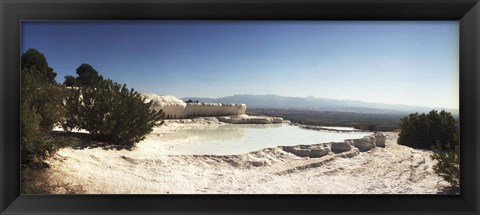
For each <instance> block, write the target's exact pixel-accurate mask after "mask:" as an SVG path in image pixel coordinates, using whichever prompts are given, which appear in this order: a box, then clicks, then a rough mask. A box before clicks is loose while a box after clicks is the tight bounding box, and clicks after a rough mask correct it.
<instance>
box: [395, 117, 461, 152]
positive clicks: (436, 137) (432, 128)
mask: <svg viewBox="0 0 480 215" xmlns="http://www.w3.org/2000/svg"><path fill="white" fill-rule="evenodd" d="M399 127H400V129H401V131H400V134H399V135H398V140H397V142H398V144H400V145H405V146H410V147H412V148H420V149H432V147H436V146H437V143H438V147H439V148H440V149H442V150H445V149H451V150H453V149H454V147H455V145H458V128H457V125H456V120H455V118H453V116H452V114H451V113H448V112H446V111H444V110H442V111H441V112H438V111H435V110H432V111H430V113H428V114H424V113H422V114H418V113H413V114H410V115H409V116H407V117H404V118H402V119H400V124H399Z"/></svg>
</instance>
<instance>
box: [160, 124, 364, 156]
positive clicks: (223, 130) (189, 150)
mask: <svg viewBox="0 0 480 215" xmlns="http://www.w3.org/2000/svg"><path fill="white" fill-rule="evenodd" d="M153 134H154V135H153V136H154V137H155V141H156V142H158V144H162V148H163V149H164V150H162V151H164V153H165V154H196V155H233V154H244V153H248V152H252V151H256V150H260V149H264V148H273V147H277V146H294V145H309V144H317V143H327V142H337V141H343V140H345V139H356V138H362V137H364V136H365V135H368V134H371V133H367V132H331V131H317V130H308V129H303V128H299V127H296V126H292V125H287V124H276V125H252V124H228V125H196V126H183V127H180V128H178V129H176V130H175V131H170V132H168V133H157V134H156V135H155V131H154V133H153Z"/></svg>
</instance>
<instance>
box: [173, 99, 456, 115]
mask: <svg viewBox="0 0 480 215" xmlns="http://www.w3.org/2000/svg"><path fill="white" fill-rule="evenodd" d="M189 99H191V100H194V101H196V100H198V101H199V102H208V103H243V104H246V105H247V110H248V108H265V109H300V110H316V111H338V112H354V113H382V114H389V113H391V114H399V113H402V114H404V113H413V112H420V113H426V112H429V111H431V110H432V109H435V110H446V111H448V112H451V113H452V114H454V115H458V110H456V109H449V108H432V107H422V106H410V105H401V104H382V103H370V102H363V101H355V100H339V99H324V98H316V97H312V96H309V97H287V96H279V95H233V96H227V97H221V98H200V97H185V98H182V100H184V101H187V100H189Z"/></svg>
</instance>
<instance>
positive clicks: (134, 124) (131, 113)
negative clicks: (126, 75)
mask: <svg viewBox="0 0 480 215" xmlns="http://www.w3.org/2000/svg"><path fill="white" fill-rule="evenodd" d="M151 105H152V102H149V103H145V98H143V97H142V96H141V95H140V94H139V93H138V92H136V91H135V90H133V89H130V90H129V89H128V88H127V87H126V85H123V86H122V85H120V84H118V83H115V82H113V81H111V80H108V79H107V80H102V81H99V82H97V83H94V85H92V86H83V87H80V88H73V89H70V90H69V94H68V96H67V98H66V100H65V108H66V111H67V114H66V119H65V121H64V123H63V125H62V126H63V127H64V129H66V130H70V129H73V128H77V129H85V130H87V131H88V132H90V134H92V135H93V136H94V137H95V139H97V140H99V141H106V142H109V143H112V144H115V145H121V146H126V147H131V146H133V145H134V144H135V143H137V142H139V141H141V140H143V139H145V136H146V135H147V134H148V133H150V132H152V130H153V127H154V126H158V125H160V124H161V123H163V121H161V120H162V119H163V116H164V114H163V113H162V112H157V111H155V110H153V109H151V108H150V107H151Z"/></svg>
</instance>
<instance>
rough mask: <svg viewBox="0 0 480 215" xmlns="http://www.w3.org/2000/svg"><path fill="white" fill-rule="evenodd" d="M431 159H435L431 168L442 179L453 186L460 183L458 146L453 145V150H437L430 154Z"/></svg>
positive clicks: (455, 186)
mask: <svg viewBox="0 0 480 215" xmlns="http://www.w3.org/2000/svg"><path fill="white" fill-rule="evenodd" d="M432 159H434V160H437V161H438V162H437V164H435V165H434V166H433V170H434V171H435V173H437V174H438V175H439V176H440V177H441V178H443V180H445V181H446V182H448V183H450V185H451V186H452V187H454V188H458V187H459V185H460V147H459V146H455V149H454V150H447V151H444V150H438V151H436V152H435V153H434V154H433V155H432Z"/></svg>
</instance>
